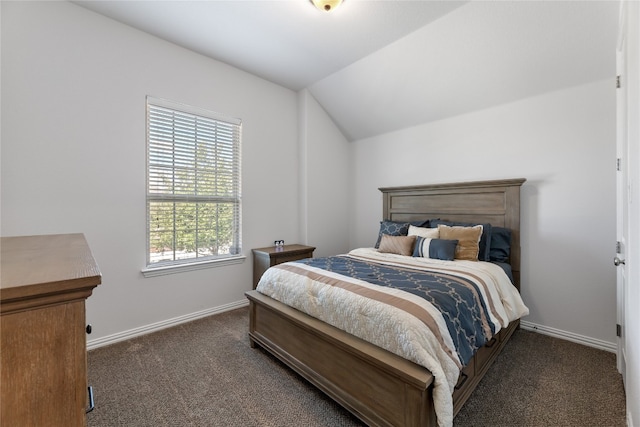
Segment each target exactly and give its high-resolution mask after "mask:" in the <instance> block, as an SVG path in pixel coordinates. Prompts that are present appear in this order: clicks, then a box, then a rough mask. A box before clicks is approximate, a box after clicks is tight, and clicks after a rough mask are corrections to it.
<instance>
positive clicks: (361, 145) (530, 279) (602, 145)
mask: <svg viewBox="0 0 640 427" xmlns="http://www.w3.org/2000/svg"><path fill="white" fill-rule="evenodd" d="M612 55H613V52H612ZM612 58H613V56H612ZM615 123H616V120H615V89H614V83H613V79H612V80H611V81H609V80H606V81H598V82H595V83H591V84H587V85H583V86H578V87H572V88H567V89H564V90H561V91H557V92H552V93H547V94H544V95H541V96H537V97H533V98H528V99H524V100H521V101H518V102H515V103H511V104H506V105H503V106H499V107H495V108H491V109H487V110H482V111H477V112H474V113H470V114H466V115H462V116H458V117H453V118H450V119H445V120H441V121H437V122H433V123H429V124H425V125H422V126H416V127H413V128H407V129H404V130H402V131H398V132H393V133H390V134H386V135H380V136H378V137H374V138H369V139H365V140H360V141H356V142H354V143H353V145H352V150H353V153H352V156H353V164H352V168H353V169H352V171H353V172H352V173H353V175H352V182H353V189H352V194H353V205H352V212H353V215H352V216H351V220H352V222H351V246H353V247H357V246H371V245H373V243H374V242H375V238H376V235H377V227H378V221H379V220H380V219H381V215H382V203H381V195H380V193H379V191H378V190H377V188H378V187H389V186H395V185H413V184H415V185H417V184H429V183H441V182H462V181H473V180H484V179H501V178H520V177H522V178H527V182H526V183H525V184H524V186H523V187H522V191H521V195H522V214H521V218H522V224H521V227H522V233H521V238H522V295H523V298H524V301H525V303H526V304H527V305H528V306H529V308H530V309H531V315H530V316H529V317H527V318H526V319H525V320H527V321H528V322H531V323H534V324H538V325H542V326H544V327H547V328H553V329H555V330H559V331H565V332H568V333H570V334H573V335H576V336H577V337H578V338H583V337H585V338H587V339H588V340H594V341H595V344H596V345H604V346H605V347H606V346H609V347H610V348H611V349H614V348H615V347H614V344H613V343H614V342H615V323H616V306H615V289H616V284H615V277H616V276H615V274H616V273H615V268H614V266H613V263H612V259H613V255H614V251H615V246H614V245H615V239H616V233H615V218H616V216H615V141H616V139H615V137H616V134H615V132H616V129H615Z"/></svg>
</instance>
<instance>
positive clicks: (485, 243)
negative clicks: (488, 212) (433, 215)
mask: <svg viewBox="0 0 640 427" xmlns="http://www.w3.org/2000/svg"><path fill="white" fill-rule="evenodd" d="M438 224H442V225H448V226H450V227H456V226H457V227H474V226H476V225H482V236H480V243H479V244H478V249H479V251H478V261H489V260H490V259H491V258H490V249H491V232H492V228H493V227H492V226H491V224H479V223H478V224H476V223H470V222H454V221H444V220H441V219H432V220H431V221H430V223H429V225H430V226H431V227H437V226H438Z"/></svg>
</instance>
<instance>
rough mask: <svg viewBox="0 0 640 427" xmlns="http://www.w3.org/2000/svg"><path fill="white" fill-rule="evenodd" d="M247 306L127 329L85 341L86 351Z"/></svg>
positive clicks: (215, 309) (210, 310)
mask: <svg viewBox="0 0 640 427" xmlns="http://www.w3.org/2000/svg"><path fill="white" fill-rule="evenodd" d="M248 305H249V301H248V300H246V299H245V300H242V301H237V302H233V303H230V304H225V305H221V306H219V307H213V308H208V309H206V310H202V311H197V312H195V313H190V314H185V315H184V316H178V317H174V318H173V319H167V320H163V321H161V322H156V323H152V324H150V325H145V326H140V327H139V328H134V329H129V330H128V331H123V332H118V333H116V334H112V335H107V336H106V337H102V338H97V339H94V340H87V350H93V349H96V348H99V347H104V346H107V345H110V344H115V343H117V342H120V341H126V340H128V339H131V338H135V337H139V336H141V335H146V334H149V333H151V332H156V331H159V330H162V329H166V328H170V327H172V326H177V325H179V324H181V323H186V322H191V321H193V320H196V319H201V318H203V317H207V316H211V315H214V314H219V313H224V312H225V311H230V310H235V309H236V308H241V307H246V306H248Z"/></svg>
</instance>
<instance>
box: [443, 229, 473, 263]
mask: <svg viewBox="0 0 640 427" xmlns="http://www.w3.org/2000/svg"><path fill="white" fill-rule="evenodd" d="M438 231H439V232H440V238H441V239H446V240H457V241H458V246H456V256H455V259H464V260H468V261H478V252H480V245H479V244H480V237H482V225H476V226H474V227H461V226H449V225H442V224H438Z"/></svg>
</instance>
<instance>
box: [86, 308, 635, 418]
mask: <svg viewBox="0 0 640 427" xmlns="http://www.w3.org/2000/svg"><path fill="white" fill-rule="evenodd" d="M248 323H249V318H248V309H247V308H243V309H238V310H234V311H230V312H227V313H222V314H219V315H215V316H211V317H208V318H205V319H201V320H197V321H194V322H190V323H188V324H184V325H180V326H176V327H174V328H170V329H166V330H163V331H160V332H156V333H153V334H149V335H146V336H142V337H139V338H135V339H132V340H129V341H125V342H121V343H117V344H114V345H111V346H108V347H103V348H99V349H96V350H92V351H90V352H89V353H88V356H87V358H88V369H89V384H90V385H92V386H93V387H94V393H95V404H96V408H95V410H94V411H93V412H91V413H89V414H88V416H87V420H88V426H89V427H98V426H109V427H111V426H128V427H129V426H136V427H143V426H212V427H213V426H247V427H250V426H256V427H258V426H264V427H266V426H274V427H275V426H310V427H313V426H318V427H319V426H335V427H338V426H362V423H360V422H359V421H358V420H357V419H355V418H354V417H353V416H352V415H351V414H349V413H348V412H347V411H345V410H344V409H342V408H341V407H339V406H338V405H337V404H335V403H334V402H333V401H332V400H331V399H329V398H327V397H326V396H325V395H324V394H322V393H321V392H319V391H318V390H317V389H315V388H314V387H312V386H311V385H309V384H308V383H307V382H306V381H304V380H303V379H301V378H300V377H298V376H297V375H296V374H294V373H293V372H292V371H290V370H289V369H287V368H286V367H284V366H283V365H282V364H281V363H280V362H278V361H277V360H275V359H274V358H272V357H270V356H269V355H268V354H266V353H265V352H263V351H262V350H260V349H252V348H250V347H249V340H248V337H247V332H248ZM624 425H625V404H624V391H623V388H622V380H621V377H620V376H619V375H618V373H617V372H616V369H615V355H614V354H612V353H607V352H604V351H600V350H595V349H592V348H588V347H584V346H580V345H577V344H573V343H570V342H567V341H563V340H558V339H555V338H550V337H546V336H544V335H539V334H536V333H532V332H527V331H523V330H519V331H517V332H516V333H515V335H514V337H513V338H512V340H511V341H510V342H509V343H508V344H507V346H506V347H505V350H504V351H503V353H502V354H501V355H500V357H499V358H498V360H497V361H496V363H495V364H494V365H493V367H492V368H491V370H490V371H489V373H488V374H487V376H486V377H485V378H484V379H483V381H482V382H481V383H480V385H479V387H478V389H476V391H475V392H474V394H473V396H472V397H471V398H470V400H469V401H468V402H467V404H466V405H465V407H464V408H463V409H462V411H461V412H460V413H459V414H458V416H457V417H456V419H455V426H456V427H463V426H496V427H500V426H505V427H507V426H509V427H516V426H532V427H533V426H541V427H542V426H545V427H546V426H576V427H588V426H593V427H600V426H602V427H605V426H606V427H615V426H624Z"/></svg>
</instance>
